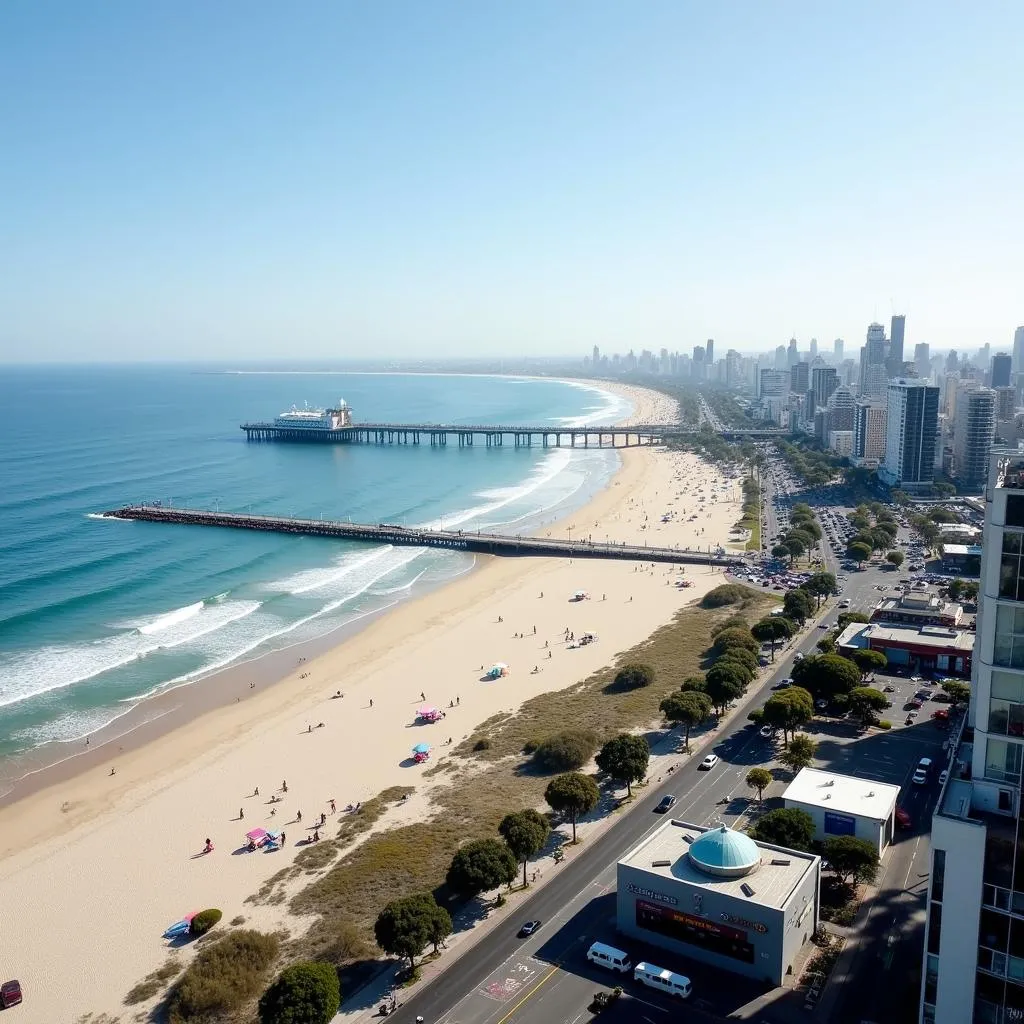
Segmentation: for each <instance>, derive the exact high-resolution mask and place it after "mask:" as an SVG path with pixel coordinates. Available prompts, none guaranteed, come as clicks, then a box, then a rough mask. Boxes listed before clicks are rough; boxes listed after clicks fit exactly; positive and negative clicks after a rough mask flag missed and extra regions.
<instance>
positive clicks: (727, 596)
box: [701, 583, 750, 608]
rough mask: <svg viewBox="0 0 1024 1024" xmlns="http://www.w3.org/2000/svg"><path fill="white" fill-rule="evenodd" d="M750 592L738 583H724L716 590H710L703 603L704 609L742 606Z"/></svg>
mask: <svg viewBox="0 0 1024 1024" xmlns="http://www.w3.org/2000/svg"><path fill="white" fill-rule="evenodd" d="M749 593H750V591H748V590H747V588H746V587H743V586H740V584H738V583H723V584H722V585H721V586H720V587H715V589H714V590H709V591H708V592H707V593H706V594H705V595H704V598H703V600H702V601H701V607H702V608H724V607H725V606H726V605H727V604H740V603H741V602H742V601H745V600H746V598H747V596H748V594H749Z"/></svg>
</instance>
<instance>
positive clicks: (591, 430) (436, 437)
mask: <svg viewBox="0 0 1024 1024" xmlns="http://www.w3.org/2000/svg"><path fill="white" fill-rule="evenodd" d="M241 429H242V430H244V431H245V438H246V440H247V441H291V442H298V443H302V444H310V443H312V444H318V443H319V444H378V445H389V444H409V445H418V444H420V443H422V442H424V441H425V442H427V443H429V444H430V445H431V446H435V447H436V446H442V447H443V446H446V445H447V444H448V439H449V438H450V437H452V438H455V439H456V440H457V442H458V445H459V447H460V448H471V447H473V444H474V442H476V443H483V444H484V445H486V446H487V447H488V448H497V447H503V446H504V445H505V444H506V439H508V443H509V445H510V446H514V447H516V448H529V447H532V446H533V445H534V444H537V445H539V446H540V447H542V448H563V447H568V448H577V447H579V448H635V447H637V446H639V445H655V444H664V443H665V442H666V441H671V440H677V439H681V438H684V437H691V436H693V435H694V434H697V433H699V430H698V429H697V428H696V427H683V426H679V425H678V424H676V425H672V424H646V425H644V424H638V425H636V426H630V427H550V426H548V427H531V426H508V425H502V424H491V425H485V424H478V425H475V426H474V425H468V424H445V423H354V424H352V425H351V426H346V427H338V428H336V429H334V430H330V429H320V428H311V427H290V426H280V425H278V424H276V423H243V424H242V425H241ZM719 433H720V434H721V436H722V437H724V438H727V439H734V440H735V439H743V438H773V437H784V436H785V434H786V431H784V430H779V429H776V428H768V429H760V428H756V427H754V428H739V429H734V430H728V429H727V430H722V431H720V432H719Z"/></svg>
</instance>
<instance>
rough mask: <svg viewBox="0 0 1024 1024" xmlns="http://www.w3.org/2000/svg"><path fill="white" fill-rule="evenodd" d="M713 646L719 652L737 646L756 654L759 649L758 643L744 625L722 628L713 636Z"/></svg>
mask: <svg viewBox="0 0 1024 1024" xmlns="http://www.w3.org/2000/svg"><path fill="white" fill-rule="evenodd" d="M714 646H715V651H716V652H717V653H719V654H723V653H724V652H725V651H728V650H731V649H733V648H735V647H738V648H739V649H740V650H744V651H750V653H751V654H755V655H756V654H757V653H758V651H760V649H761V646H760V644H758V642H757V641H756V640H755V639H754V636H753V634H752V633H751V632H750V629H749V628H747V627H746V626H742V627H741V626H731V627H730V628H729V629H723V630H722V631H721V633H718V634H717V635H716V636H715V645H714Z"/></svg>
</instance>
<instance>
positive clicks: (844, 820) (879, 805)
mask: <svg viewBox="0 0 1024 1024" xmlns="http://www.w3.org/2000/svg"><path fill="white" fill-rule="evenodd" d="M899 795H900V787H899V786H887V785H885V784H884V783H881V782H872V781H871V780H870V779H856V778H854V777H853V776H850V775H836V774H835V773H834V772H821V771H818V770H817V769H816V768H802V769H801V770H800V772H799V773H798V774H797V777H796V778H795V779H794V780H793V781H792V782H791V783H790V785H789V788H788V789H787V790H786V792H785V793H783V794H782V800H783V803H784V804H785V806H786V807H795V808H796V809H797V810H800V811H806V812H807V813H808V814H809V815H810V816H811V818H812V819H813V821H814V830H815V831H814V838H815V839H820V840H822V841H824V840H825V839H834V838H835V837H836V836H856V838H857V839H865V840H867V841H868V842H869V843H871V844H872V846H874V847H875V849H876V850H877V851H878V855H879V856H881V855H882V851H883V850H884V849H885V848H886V847H887V846H888V845H889V843H891V842H892V836H893V830H894V829H895V827H896V820H895V816H896V801H897V800H898V799H899Z"/></svg>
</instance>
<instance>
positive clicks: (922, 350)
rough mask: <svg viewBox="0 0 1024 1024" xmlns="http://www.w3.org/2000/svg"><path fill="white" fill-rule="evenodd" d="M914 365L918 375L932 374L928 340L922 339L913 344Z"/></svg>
mask: <svg viewBox="0 0 1024 1024" xmlns="http://www.w3.org/2000/svg"><path fill="white" fill-rule="evenodd" d="M914 366H915V368H916V369H917V375H918V377H930V376H931V375H932V354H931V350H930V349H929V347H928V342H926V341H923V342H921V343H920V344H918V345H915V346H914Z"/></svg>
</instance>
